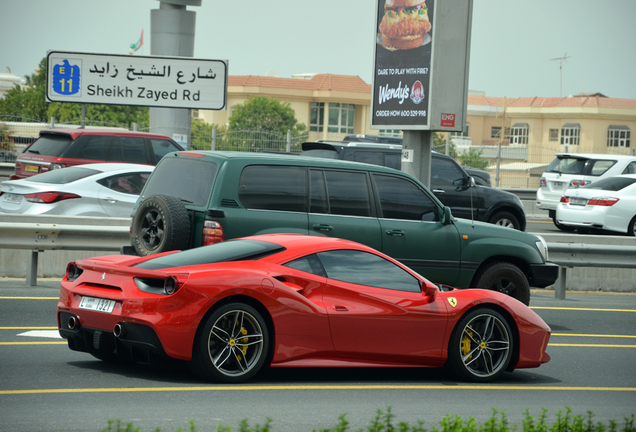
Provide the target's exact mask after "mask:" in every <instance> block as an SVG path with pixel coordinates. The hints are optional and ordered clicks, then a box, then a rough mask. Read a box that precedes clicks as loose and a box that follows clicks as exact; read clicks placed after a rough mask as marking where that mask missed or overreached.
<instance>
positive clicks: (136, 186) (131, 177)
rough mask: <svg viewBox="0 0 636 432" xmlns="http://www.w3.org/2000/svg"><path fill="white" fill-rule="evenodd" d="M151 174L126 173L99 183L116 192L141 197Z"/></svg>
mask: <svg viewBox="0 0 636 432" xmlns="http://www.w3.org/2000/svg"><path fill="white" fill-rule="evenodd" d="M149 176H150V173H124V174H118V175H114V176H110V177H107V178H105V179H101V180H99V181H98V182H97V183H99V184H101V185H102V186H105V187H107V188H108V189H112V190H114V191H116V192H121V193H126V194H130V195H139V194H140V193H141V190H142V189H143V188H144V185H145V184H146V180H148V177H149Z"/></svg>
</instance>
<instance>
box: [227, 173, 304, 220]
mask: <svg viewBox="0 0 636 432" xmlns="http://www.w3.org/2000/svg"><path fill="white" fill-rule="evenodd" d="M238 195H239V200H240V201H241V204H243V206H244V207H245V208H247V209H258V210H277V211H289V212H307V174H306V169H305V168H304V167H297V166H280V165H250V166H247V167H245V169H243V172H242V173H241V179H240V183H239V193H238Z"/></svg>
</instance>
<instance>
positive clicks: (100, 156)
mask: <svg viewBox="0 0 636 432" xmlns="http://www.w3.org/2000/svg"><path fill="white" fill-rule="evenodd" d="M81 138H83V139H82V140H81V141H80V139H78V140H77V144H78V147H79V148H77V150H76V149H75V147H76V146H75V145H74V146H73V150H75V151H73V154H72V155H71V154H69V155H68V157H74V158H77V159H94V160H102V161H105V160H108V152H109V150H110V145H111V141H112V137H109V136H85V137H81Z"/></svg>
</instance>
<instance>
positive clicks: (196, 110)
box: [192, 109, 199, 119]
mask: <svg viewBox="0 0 636 432" xmlns="http://www.w3.org/2000/svg"><path fill="white" fill-rule="evenodd" d="M192 118H193V119H198V118H199V110H198V109H193V110H192Z"/></svg>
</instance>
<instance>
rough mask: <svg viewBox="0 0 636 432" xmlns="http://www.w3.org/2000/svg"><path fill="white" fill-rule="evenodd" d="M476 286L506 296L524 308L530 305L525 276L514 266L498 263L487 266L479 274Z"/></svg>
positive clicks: (528, 286) (528, 288)
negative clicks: (521, 304)
mask: <svg viewBox="0 0 636 432" xmlns="http://www.w3.org/2000/svg"><path fill="white" fill-rule="evenodd" d="M476 285H477V288H483V289H488V290H492V291H499V292H501V293H504V294H507V295H509V296H511V297H514V298H516V299H517V300H519V301H520V302H521V303H523V304H525V305H526V306H527V305H529V304H530V284H529V283H528V279H527V278H526V275H524V274H523V272H522V271H521V270H520V269H519V267H517V266H516V265H514V264H510V263H507V262H499V263H494V264H491V265H489V266H488V267H486V268H485V269H484V270H482V272H481V273H480V275H479V277H478V278H477V284H476Z"/></svg>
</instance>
